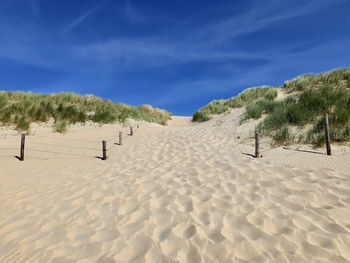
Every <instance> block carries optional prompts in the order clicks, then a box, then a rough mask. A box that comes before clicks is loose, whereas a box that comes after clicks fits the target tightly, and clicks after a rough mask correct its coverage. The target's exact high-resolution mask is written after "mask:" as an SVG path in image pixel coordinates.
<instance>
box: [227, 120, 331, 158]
mask: <svg viewBox="0 0 350 263" xmlns="http://www.w3.org/2000/svg"><path fill="white" fill-rule="evenodd" d="M324 123H325V125H324V132H325V138H326V152H327V155H329V156H330V155H332V149H331V141H330V133H329V122H328V114H324ZM233 134H234V135H235V136H236V137H237V139H238V140H239V139H241V137H242V138H244V139H243V140H242V141H240V142H238V143H236V144H234V145H233V146H237V145H247V144H245V143H246V142H247V141H252V140H254V146H255V153H254V155H253V154H249V155H251V156H254V157H255V158H262V157H263V155H262V154H263V153H266V152H269V151H272V150H274V149H276V148H278V147H273V145H272V143H271V141H270V142H266V141H263V142H262V141H261V135H260V134H259V133H258V132H257V131H255V133H254V136H253V135H252V133H249V134H243V133H233ZM250 146H253V145H250ZM261 146H263V148H264V149H263V150H261V149H262V148H261ZM266 148H267V149H266ZM284 149H286V150H291V149H289V148H285V147H284ZM297 150H298V149H297Z"/></svg>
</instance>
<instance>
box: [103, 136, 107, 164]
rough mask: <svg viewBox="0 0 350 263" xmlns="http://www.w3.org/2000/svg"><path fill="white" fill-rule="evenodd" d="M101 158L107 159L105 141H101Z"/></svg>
mask: <svg viewBox="0 0 350 263" xmlns="http://www.w3.org/2000/svg"><path fill="white" fill-rule="evenodd" d="M102 160H107V149H106V141H102Z"/></svg>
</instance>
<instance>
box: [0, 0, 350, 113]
mask: <svg viewBox="0 0 350 263" xmlns="http://www.w3.org/2000/svg"><path fill="white" fill-rule="evenodd" d="M349 13H350V0H308V1H305V0H293V1H292V0H265V1H263V0H231V1H219V0H218V1H209V0H202V1H194V0H187V1H181V0H176V1H175V0H167V1H161V0H159V1H155V0H149V1H133V0H125V1H117V0H100V1H96V0H95V1H89V0H84V1H83V0H75V1H68V0H60V1H52V0H51V1H44V0H41V1H40V0H27V1H22V0H1V1H0V89H1V90H24V91H33V92H40V93H52V92H60V91H72V92H77V93H81V94H94V95H97V96H100V97H102V98H108V99H111V100H112V101H115V102H124V103H127V104H131V105H140V104H152V105H153V106H157V107H161V108H165V109H168V110H169V111H171V112H173V113H174V114H176V115H192V113H193V112H194V111H195V110H196V109H198V108H200V107H201V106H204V105H205V104H207V103H208V102H209V101H211V100H213V99H223V98H229V97H232V96H234V95H236V94H237V93H239V92H240V91H242V90H244V89H246V88H248V87H251V86H257V85H264V84H269V85H282V84H283V82H284V81H285V80H288V79H291V78H294V77H296V76H298V75H300V74H303V73H311V72H313V73H318V72H323V71H328V70H330V69H333V68H339V67H349V66H350V48H349V47H350V19H349Z"/></svg>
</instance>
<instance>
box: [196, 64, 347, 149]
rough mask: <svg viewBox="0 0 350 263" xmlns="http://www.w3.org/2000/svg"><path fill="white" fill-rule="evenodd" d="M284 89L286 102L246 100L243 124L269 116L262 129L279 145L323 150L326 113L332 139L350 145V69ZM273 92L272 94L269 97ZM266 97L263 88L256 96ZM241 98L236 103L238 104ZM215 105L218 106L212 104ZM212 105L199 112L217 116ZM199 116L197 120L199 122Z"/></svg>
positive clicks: (271, 98) (268, 98) (299, 81)
mask: <svg viewBox="0 0 350 263" xmlns="http://www.w3.org/2000/svg"><path fill="white" fill-rule="evenodd" d="M280 88H282V89H283V90H284V91H285V93H287V96H286V98H285V99H283V100H279V101H276V100H275V96H270V95H268V96H266V95H262V96H259V97H257V96H253V97H252V98H251V99H246V101H248V103H246V114H245V115H244V117H243V118H242V121H244V120H247V119H251V118H253V119H259V118H260V117H261V116H262V114H266V115H267V116H266V118H265V119H264V120H263V121H262V122H261V123H260V125H259V126H258V129H259V130H260V131H261V132H262V133H264V134H265V135H269V136H272V137H273V139H274V141H275V142H276V143H290V142H295V141H298V142H301V143H311V144H313V145H315V146H321V145H323V144H324V143H325V136H324V131H323V126H324V120H323V118H322V117H323V114H324V113H328V114H329V122H330V132H331V139H332V140H333V141H337V142H345V141H350V69H349V68H347V69H337V70H333V71H330V72H327V73H322V74H308V75H303V76H300V77H297V78H295V79H293V80H290V81H287V82H285V83H284V85H283V87H280ZM248 90H249V89H248ZM248 90H246V91H244V92H242V93H241V94H244V93H246V92H247V91H248ZM258 90H261V91H258ZM270 92H272V91H269V92H268V93H267V94H269V93H270ZM263 93H264V92H263V88H257V91H256V92H255V94H263ZM241 94H240V95H238V96H237V97H235V98H233V100H238V98H239V97H240V96H241ZM271 94H272V93H271ZM230 100H232V99H230ZM225 102H226V101H223V102H221V104H225ZM212 103H215V102H211V103H210V104H212ZM210 104H208V105H207V106H205V107H203V108H202V109H200V110H199V111H204V112H206V113H207V114H208V115H209V114H210V113H216V112H215V111H211V110H210ZM243 106H245V105H243ZM208 110H209V112H208ZM225 110H227V109H225ZM197 114H198V111H197ZM195 115H196V113H195ZM195 115H194V116H193V120H196V118H195ZM207 119H208V118H207Z"/></svg>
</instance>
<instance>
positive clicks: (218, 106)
mask: <svg viewBox="0 0 350 263" xmlns="http://www.w3.org/2000/svg"><path fill="white" fill-rule="evenodd" d="M276 96H277V90H276V89H275V88H274V87H271V86H262V87H254V88H249V89H246V90H244V91H243V92H241V93H240V94H238V95H237V96H236V97H232V98H229V99H227V100H214V101H212V102H210V103H209V104H208V105H206V106H204V107H202V108H200V109H199V110H197V111H196V112H195V113H194V114H193V116H192V120H193V121H197V122H203V121H208V120H210V119H211V115H212V114H221V113H224V112H226V111H228V110H229V109H230V108H239V107H243V106H246V105H248V104H250V103H252V102H253V101H255V100H257V99H259V98H265V99H267V100H268V99H271V98H275V97H276Z"/></svg>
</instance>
